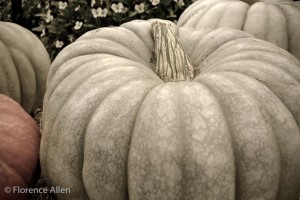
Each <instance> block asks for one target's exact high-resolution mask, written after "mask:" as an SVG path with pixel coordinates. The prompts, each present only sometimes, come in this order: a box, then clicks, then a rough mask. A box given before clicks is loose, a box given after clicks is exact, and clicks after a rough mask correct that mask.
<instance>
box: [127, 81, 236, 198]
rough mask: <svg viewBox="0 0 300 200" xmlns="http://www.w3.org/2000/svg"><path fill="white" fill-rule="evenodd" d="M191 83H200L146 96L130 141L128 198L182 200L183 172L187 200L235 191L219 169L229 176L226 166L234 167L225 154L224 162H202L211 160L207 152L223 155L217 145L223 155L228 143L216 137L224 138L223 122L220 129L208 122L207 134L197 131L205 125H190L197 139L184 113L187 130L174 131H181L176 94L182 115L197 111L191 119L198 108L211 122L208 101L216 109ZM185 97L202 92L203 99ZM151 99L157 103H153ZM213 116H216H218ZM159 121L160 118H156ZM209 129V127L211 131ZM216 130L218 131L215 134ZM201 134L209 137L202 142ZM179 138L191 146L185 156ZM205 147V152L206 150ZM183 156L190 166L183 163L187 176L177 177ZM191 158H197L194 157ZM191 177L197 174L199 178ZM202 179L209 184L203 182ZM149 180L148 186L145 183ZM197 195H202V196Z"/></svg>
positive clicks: (169, 85) (170, 86)
mask: <svg viewBox="0 0 300 200" xmlns="http://www.w3.org/2000/svg"><path fill="white" fill-rule="evenodd" d="M182 85H183V86H182ZM191 85H193V86H198V84H195V83H194V82H189V83H187V82H179V83H172V82H170V83H166V84H163V85H160V86H159V87H157V88H155V90H152V91H151V92H150V93H149V95H150V96H148V97H147V99H145V100H144V102H143V104H142V106H141V110H140V111H139V114H138V118H137V120H136V123H135V127H134V131H133V136H132V143H131V145H130V153H129V161H128V162H129V163H128V165H129V183H131V184H130V185H129V186H128V187H129V195H130V199H151V198H152V197H153V195H154V196H156V198H157V199H162V198H165V199H181V198H180V197H181V195H182V193H180V191H182V190H184V188H181V189H180V186H179V185H181V181H184V179H185V178H184V177H183V175H182V173H187V174H189V175H188V176H189V177H190V178H188V177H186V181H187V182H186V189H187V191H186V194H187V196H185V198H186V199H196V198H197V199H219V198H220V197H221V196H222V197H225V198H226V195H225V193H226V194H227V189H228V188H231V190H230V191H231V192H233V193H234V190H233V188H232V187H231V186H228V182H227V181H229V180H231V176H229V177H228V176H227V174H226V173H221V172H220V171H223V169H224V170H226V172H227V170H228V165H230V166H231V164H232V163H231V159H227V158H226V157H228V155H227V154H226V153H225V156H224V157H225V158H223V157H222V156H221V157H222V158H221V159H220V160H219V159H216V160H212V163H211V164H210V165H209V164H207V163H206V162H205V161H206V158H207V157H209V155H208V153H207V151H208V149H210V151H209V152H211V154H213V155H215V154H214V153H215V152H218V153H216V155H218V156H220V154H219V153H224V151H223V149H224V148H225V147H224V148H223V147H220V146H226V148H225V149H226V152H227V151H228V145H227V143H223V142H224V139H223V137H220V135H223V136H227V134H224V128H223V123H221V124H219V126H216V125H213V124H212V122H210V123H209V124H207V125H206V126H207V128H211V132H205V131H206V129H205V130H203V131H202V132H200V131H201V130H202V128H201V127H203V126H200V127H198V128H195V127H193V126H190V128H191V129H193V128H195V130H197V132H198V136H196V135H195V138H192V136H194V135H192V134H193V133H194V132H193V131H192V130H191V129H189V128H188V127H189V126H188V124H189V125H191V124H190V123H192V122H191V120H192V116H189V117H187V115H185V118H184V120H183V121H182V122H184V121H186V122H185V125H187V126H185V127H187V128H186V129H185V131H183V132H182V133H179V132H177V130H178V129H177V128H180V127H179V126H178V120H179V116H178V110H179V108H178V106H179V105H178V103H179V102H174V101H173V99H174V98H176V99H177V98H180V97H178V95H177V94H175V93H177V91H178V92H180V93H182V95H181V97H184V98H182V100H183V101H184V103H183V105H181V106H183V108H182V109H183V110H182V111H184V110H186V109H188V110H189V111H193V112H195V115H196V116H195V117H199V113H198V112H196V111H195V106H197V111H199V112H200V111H201V110H203V112H205V115H206V118H205V119H203V120H208V119H209V113H207V112H210V111H211V109H209V108H207V107H206V106H205V105H210V103H212V104H213V105H214V106H215V105H216V104H215V102H214V101H212V100H211V98H208V96H207V95H206V94H207V93H208V91H206V92H204V91H203V86H202V87H197V90H196V89H194V87H188V86H191ZM199 85H200V84H199ZM173 86H174V87H173ZM184 88H185V89H186V90H188V91H186V90H185V89H184ZM191 89H192V92H191V93H190V92H189V91H190V90H191ZM184 91H186V92H184ZM194 91H197V93H196V94H195V92H194ZM174 92H175V93H174ZM186 93H188V94H194V95H193V96H195V97H199V96H200V93H201V99H203V100H204V101H203V102H202V101H201V102H199V101H196V99H195V98H192V97H189V96H188V95H186ZM176 95H177V97H176ZM207 98H208V99H207ZM153 99H155V100H156V101H153ZM149 102H151V104H149ZM194 102H197V105H194V104H193V103H194ZM176 105H178V106H176ZM186 105H189V107H186ZM160 108H164V109H160ZM202 108H203V109H202ZM210 108H215V107H210ZM212 110H213V112H214V113H216V112H217V111H218V109H212ZM156 111H158V112H156ZM189 113H190V112H186V113H185V114H189ZM203 114H204V113H203ZM193 116H194V115H193ZM217 116H219V112H218V114H217ZM217 116H215V117H213V118H214V119H216V121H220V120H219V118H218V117H217ZM183 117H184V116H183ZM157 118H159V119H160V120H155V119H157ZM197 119H198V118H197ZM207 122H208V121H207ZM199 123H200V122H199ZM203 123H205V122H203ZM201 124H202V123H201ZM210 125H212V126H213V127H210ZM221 125H222V126H221ZM174 127H177V128H174ZM216 129H218V130H220V131H217V130H216ZM175 130H176V131H175ZM187 132H188V133H189V135H186V136H184V133H187ZM217 133H218V134H217ZM221 133H222V134H221ZM195 134H196V133H195ZM211 134H217V135H216V138H214V139H213V137H212V136H211V137H210V135H211ZM202 135H204V136H202ZM205 136H206V138H207V139H205ZM183 137H184V138H186V139H188V138H189V141H188V140H187V141H186V142H188V143H189V144H190V145H191V147H190V145H188V146H186V147H187V148H189V151H188V152H182V151H181V150H182V145H183V144H181V142H183V140H182V138H183ZM210 139H211V140H210ZM227 139H228V138H226V139H225V141H227ZM198 141H199V143H198ZM205 141H206V142H205ZM209 141H210V142H209ZM216 141H217V142H216ZM193 142H194V143H193ZM137 144H138V145H137ZM210 144H214V146H215V147H216V148H213V146H210ZM177 148H179V149H177ZM206 148H207V151H205V150H204V149H206ZM173 149H174V150H173ZM176 149H177V150H176ZM193 150H194V151H193ZM192 151H193V152H192ZM229 151H230V149H229ZM185 154H188V156H187V158H189V159H190V160H189V162H188V163H185V164H186V167H188V168H186V169H184V170H186V172H181V173H180V174H181V175H180V176H178V173H177V170H180V168H181V169H182V165H181V163H182V159H184V158H183V156H184V155H185ZM191 154H193V155H191ZM194 156H196V157H195V159H194ZM229 157H230V156H229ZM229 160H230V162H229ZM196 162H197V163H196ZM176 163H177V164H176ZM222 163H223V164H222ZM224 163H226V166H227V167H225V165H224ZM164 166H165V167H164ZM228 171H230V170H228ZM150 172H151V173H150ZM215 172H216V173H215ZM230 172H231V171H230ZM151 174H152V175H151ZM230 174H231V173H230ZM219 175H220V176H219ZM195 176H197V178H196V177H195ZM180 177H182V178H181V179H180V182H179V183H178V184H175V185H174V184H173V185H174V187H172V184H171V185H169V184H170V182H177V181H179V180H178V178H180ZM220 177H221V178H220ZM210 178H211V179H210ZM223 178H224V179H223ZM219 180H220V181H219ZM206 181H207V182H210V183H207V184H206ZM151 182H152V184H151V185H149V184H150V183H151ZM214 183H216V187H218V188H219V189H220V193H219V194H216V193H214V191H213V190H214V189H213V188H214V187H213V186H214ZM200 185H201V186H203V188H202V189H201V187H198V186H200ZM142 186H143V188H142ZM189 186H191V188H189ZM222 186H224V187H222ZM207 187H209V191H207V190H206V188H207ZM139 188H141V189H139ZM225 188H226V189H225ZM195 190H196V191H195ZM216 190H218V189H216ZM221 191H222V192H221ZM182 192H184V191H182ZM151 194H152V195H151ZM201 195H203V196H202V198H201ZM205 195H206V196H205ZM209 195H211V196H209ZM231 196H232V195H231ZM208 197H211V198H208ZM214 197H215V198H214Z"/></svg>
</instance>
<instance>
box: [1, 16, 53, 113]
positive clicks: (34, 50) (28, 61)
mask: <svg viewBox="0 0 300 200" xmlns="http://www.w3.org/2000/svg"><path fill="white" fill-rule="evenodd" d="M0 52H1V53H0V93H1V94H5V95H7V96H9V97H11V98H12V99H14V100H15V101H17V102H18V103H20V104H21V105H22V107H23V108H24V110H25V111H26V112H28V113H29V112H33V111H34V110H35V109H36V108H37V107H38V106H41V104H42V100H43V98H44V94H45V90H46V80H47V73H48V70H49V67H50V59H49V55H48V53H47V51H46V49H45V48H44V46H43V44H42V42H41V41H40V40H39V39H38V38H37V37H36V36H35V35H34V34H33V33H32V32H30V31H29V30H27V29H25V28H23V27H21V26H19V25H17V24H14V23H10V22H0Z"/></svg>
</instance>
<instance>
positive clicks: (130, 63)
mask: <svg viewBox="0 0 300 200" xmlns="http://www.w3.org/2000/svg"><path fill="white" fill-rule="evenodd" d="M94 55H98V54H94ZM101 55H103V54H101ZM97 57H98V56H97ZM78 59H80V60H82V58H81V57H80V58H78ZM94 59H96V56H95V58H90V59H89V60H88V61H87V62H84V63H81V62H79V63H77V64H76V69H73V71H71V73H68V74H66V76H63V77H61V78H60V77H59V79H60V80H55V78H56V77H55V75H56V74H54V76H53V77H52V79H51V81H53V82H54V83H57V82H61V81H64V80H65V79H68V77H69V76H71V75H72V74H73V73H77V71H83V69H84V68H86V67H88V66H90V65H92V64H94V63H95V64H99V63H98V62H99V61H100V60H99V59H98V58H97V60H94ZM100 59H101V61H102V58H100ZM104 59H105V61H106V62H107V61H108V60H110V61H111V62H110V63H105V64H104V65H101V68H102V67H103V66H104V67H105V68H104V69H103V71H105V70H110V68H106V67H108V66H110V67H112V66H111V65H113V67H115V65H116V67H120V66H119V65H120V64H123V65H124V67H134V68H136V69H141V70H143V71H145V72H151V73H152V74H153V78H156V79H157V77H156V75H155V74H154V72H153V71H152V70H150V69H149V68H148V67H145V66H144V65H143V64H141V63H138V62H134V61H131V60H128V59H126V58H122V59H120V58H119V57H115V56H109V57H107V58H104ZM116 59H118V60H120V61H119V62H116ZM69 61H70V60H69ZM73 62H77V59H75V60H74V61H72V62H71V63H70V64H69V62H68V61H67V62H66V63H65V64H63V65H62V66H61V68H62V69H66V67H68V66H70V65H71V66H72V67H73V68H74V67H75V66H74V64H73ZM102 62H104V61H102ZM126 62H127V63H128V64H127V63H126ZM108 64H109V65H108ZM136 64H138V65H136ZM65 65H67V66H65ZM107 65H108V66H107ZM122 67H123V66H122ZM84 70H85V69H84ZM94 70H95V69H94ZM100 71H101V72H102V69H101V70H100ZM100 71H97V72H100ZM57 74H58V75H57V76H59V75H60V73H59V71H58V72H57ZM90 75H93V74H90ZM87 78H88V77H87ZM55 88H56V86H54V88H52V87H51V88H50V86H49V87H48V90H50V91H49V93H50V94H51V93H53V92H54V91H55Z"/></svg>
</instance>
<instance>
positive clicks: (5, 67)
mask: <svg viewBox="0 0 300 200" xmlns="http://www.w3.org/2000/svg"><path fill="white" fill-rule="evenodd" d="M0 51H1V55H0V56H1V58H0V60H1V61H2V62H1V64H0V70H1V71H2V72H1V73H0V82H1V83H0V86H1V93H2V94H7V95H9V96H11V97H13V98H14V99H15V100H16V101H17V102H18V103H20V102H21V98H20V93H21V91H20V83H19V77H18V75H17V71H16V68H15V67H14V65H13V64H12V63H13V60H12V57H11V55H10V52H9V50H8V49H7V47H6V46H5V44H4V43H3V42H2V41H1V40H0ZM11 82H12V83H15V84H11Z"/></svg>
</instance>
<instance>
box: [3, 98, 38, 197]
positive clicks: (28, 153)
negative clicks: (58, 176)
mask: <svg viewBox="0 0 300 200" xmlns="http://www.w3.org/2000/svg"><path fill="white" fill-rule="evenodd" d="M39 145H40V132H39V129H38V127H37V124H36V122H35V121H34V120H33V119H32V118H31V117H30V115H28V114H27V113H26V112H25V111H24V110H23V108H22V107H21V106H20V105H19V104H18V103H17V102H15V101H14V100H13V99H11V98H9V97H8V96H5V95H2V94H0V199H3V200H4V199H5V200H23V199H27V194H26V193H20V192H17V191H16V189H17V187H19V188H20V189H24V188H32V187H34V186H35V184H36V182H37V179H38V178H39V173H40V168H39V162H38V160H39ZM6 187H8V188H10V189H11V190H10V192H7V191H6V190H5V188H6ZM14 187H15V188H14Z"/></svg>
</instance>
